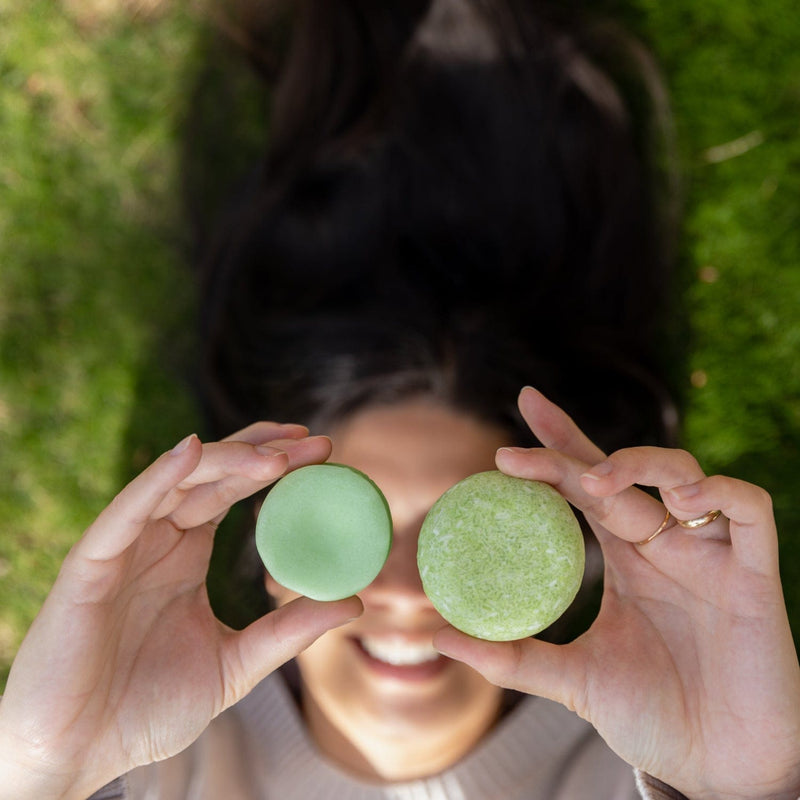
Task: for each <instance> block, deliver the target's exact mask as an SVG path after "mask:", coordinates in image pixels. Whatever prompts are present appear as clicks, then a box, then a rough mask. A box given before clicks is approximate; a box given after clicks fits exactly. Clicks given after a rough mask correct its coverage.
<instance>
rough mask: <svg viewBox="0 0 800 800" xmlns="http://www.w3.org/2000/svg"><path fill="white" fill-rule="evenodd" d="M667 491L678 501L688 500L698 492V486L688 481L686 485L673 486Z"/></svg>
mask: <svg viewBox="0 0 800 800" xmlns="http://www.w3.org/2000/svg"><path fill="white" fill-rule="evenodd" d="M667 491H668V492H669V493H670V494H671V495H672V496H673V497H674V498H675V499H676V500H677V501H678V502H680V501H681V500H689V499H690V498H692V497H696V496H697V495H698V494H700V487H699V486H698V485H697V484H696V483H690V484H687V485H686V486H673V487H672V488H671V489H667Z"/></svg>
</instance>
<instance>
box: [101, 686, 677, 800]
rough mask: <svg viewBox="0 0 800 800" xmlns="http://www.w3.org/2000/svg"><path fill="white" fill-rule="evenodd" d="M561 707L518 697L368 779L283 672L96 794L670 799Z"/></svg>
mask: <svg viewBox="0 0 800 800" xmlns="http://www.w3.org/2000/svg"><path fill="white" fill-rule="evenodd" d="M681 797H682V795H680V794H678V793H676V792H674V791H673V790H671V789H670V788H669V787H666V786H663V785H662V784H660V783H659V782H658V781H654V780H652V779H651V778H649V777H648V776H645V775H642V774H634V771H633V770H632V769H631V768H630V767H629V766H628V765H627V764H625V763H624V762H623V761H621V760H620V759H619V758H617V756H615V755H614V754H613V753H612V752H611V751H610V750H609V749H608V748H607V747H606V745H605V743H604V742H603V741H602V739H600V737H599V736H598V735H597V733H596V732H595V731H594V729H593V728H592V727H591V726H590V725H588V724H587V723H586V722H584V721H583V720H581V719H580V718H578V717H577V716H575V715H574V714H572V713H571V712H569V711H567V710H566V709H565V708H563V707H562V706H560V705H558V704H556V703H552V702H550V701H548V700H543V699H541V698H536V697H528V698H524V699H523V700H522V701H521V702H520V703H519V704H518V705H517V706H516V707H515V708H514V709H513V710H512V711H511V712H509V713H508V715H506V716H505V717H504V718H503V720H502V721H501V722H500V723H499V724H498V725H497V726H496V728H495V729H494V730H493V731H492V732H491V733H490V734H489V736H488V737H487V738H486V739H485V740H484V741H483V742H482V743H481V744H480V745H479V746H478V747H477V748H476V749H475V750H474V751H473V752H472V753H470V754H469V755H468V756H467V757H466V758H464V759H463V760H462V761H460V762H459V763H458V764H456V765H455V766H453V767H452V768H451V769H449V770H447V771H445V772H444V773H442V774H440V775H437V776H434V777H431V778H425V779H423V780H415V781H410V782H408V783H400V784H388V785H384V784H373V783H369V782H368V781H364V780H361V779H358V778H354V777H352V776H351V775H348V774H347V773H345V772H343V771H342V770H340V769H338V768H337V767H336V766H335V765H333V764H331V763H330V762H328V761H326V760H325V758H324V757H322V756H321V755H320V753H319V752H318V751H317V750H316V749H315V747H314V745H313V743H312V742H311V741H310V739H309V737H308V734H307V732H306V728H305V726H304V724H303V721H302V719H301V717H300V714H299V712H298V709H297V706H296V703H295V702H294V700H293V699H292V697H291V695H290V693H289V691H288V690H287V688H286V684H285V683H284V681H283V679H282V677H281V676H280V675H277V674H275V675H272V676H270V677H269V678H267V679H266V680H265V681H264V682H263V683H261V684H260V685H259V686H257V687H256V688H255V690H254V691H253V692H251V693H250V695H248V696H247V697H246V698H245V699H244V700H242V701H241V702H240V703H239V704H238V705H236V706H234V707H233V708H231V709H229V710H228V711H226V712H225V713H224V714H222V715H220V716H219V717H218V718H217V719H216V720H214V722H212V723H211V725H210V726H209V727H208V729H207V730H206V732H205V733H204V734H203V735H202V736H201V737H200V739H198V740H197V741H196V742H195V743H194V744H193V745H192V746H191V747H189V748H188V749H187V750H185V751H184V752H183V753H181V754H179V755H178V756H175V757H174V758H171V759H168V760H167V761H163V762H160V763H158V764H152V765H149V766H146V767H142V768H140V769H137V770H134V771H133V772H131V773H130V774H128V775H126V776H124V777H122V778H120V779H119V780H117V781H114V783H113V784H111V785H110V786H108V787H106V788H105V789H103V790H102V791H101V792H98V793H97V794H96V795H94V796H93V798H92V800H273V799H275V800H323V799H324V800H639V799H640V798H645V799H646V800H668V799H669V800H674V798H681Z"/></svg>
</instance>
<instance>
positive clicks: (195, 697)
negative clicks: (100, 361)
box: [0, 423, 362, 800]
mask: <svg viewBox="0 0 800 800" xmlns="http://www.w3.org/2000/svg"><path fill="white" fill-rule="evenodd" d="M306 434H307V431H306V430H305V429H304V428H302V427H300V426H295V425H292V426H289V425H277V424H272V423H258V424H256V425H253V426H251V427H249V428H247V429H245V430H244V431H241V432H240V433H238V434H235V435H234V436H232V437H230V438H229V439H227V440H225V441H223V442H217V443H213V444H206V445H203V444H201V442H200V441H199V440H198V439H197V438H196V437H189V438H188V439H185V440H184V441H183V442H181V443H180V444H179V445H178V446H177V447H176V448H175V449H174V450H172V451H171V452H169V453H165V454H164V455H163V456H161V457H160V458H159V459H158V460H157V461H155V462H154V463H153V464H152V465H151V466H150V467H149V468H148V469H146V470H145V471H144V472H143V473H142V474H141V475H139V476H138V477H137V478H136V479H135V480H133V481H132V482H131V483H130V484H129V485H128V486H127V487H126V488H125V489H124V490H123V491H122V492H121V493H120V494H119V495H118V496H117V497H116V498H115V500H114V501H113V502H112V503H111V505H109V506H108V508H106V509H105V510H104V511H103V512H102V513H101V514H100V516H99V517H98V518H97V520H96V521H95V522H94V523H93V524H92V525H91V527H90V528H89V529H88V530H87V531H86V533H85V535H84V536H83V537H82V538H81V539H80V540H79V541H78V542H77V544H76V545H75V546H74V547H73V548H72V550H71V551H70V553H69V554H68V556H67V558H66V559H65V561H64V564H63V566H62V568H61V571H60V573H59V575H58V578H57V579H56V581H55V584H54V585H53V588H52V591H51V592H50V594H49V596H48V598H47V600H46V601H45V603H44V605H43V607H42V610H41V612H40V613H39V615H38V617H37V618H36V620H35V621H34V623H33V625H32V626H31V629H30V631H29V632H28V634H27V636H26V638H25V640H24V642H23V643H22V646H21V648H20V650H19V653H18V655H17V658H16V660H15V662H14V664H13V666H12V670H11V674H10V676H9V680H8V684H7V688H6V693H5V696H4V697H3V699H2V701H0V798H2V800H6V798H8V799H9V800H10V799H11V798H13V800H24V799H25V798H36V799H37V800H43V799H44V798H51V797H52V798H80V799H81V800H82V799H83V798H85V797H87V796H89V795H90V794H92V792H94V791H96V790H97V789H99V788H100V787H101V786H103V785H104V784H105V783H107V782H109V781H111V780H113V779H114V778H115V777H117V776H118V775H121V774H123V773H125V772H127V771H129V770H130V769H132V768H133V767H135V766H138V765H141V764H145V763H150V762H153V761H157V760H161V759H164V758H167V757H169V756H171V755H174V754H175V753H178V752H179V751H181V750H182V749H184V748H185V747H187V746H188V745H189V744H191V743H192V742H193V741H194V740H195V739H196V738H197V737H198V736H199V735H200V734H201V733H202V732H203V730H204V729H205V728H206V727H207V725H208V724H209V722H210V721H211V720H212V719H213V718H214V717H216V716H217V715H218V714H219V713H220V712H221V711H223V710H224V709H226V708H227V707H229V706H230V705H232V704H233V703H235V702H236V701H237V700H239V699H240V698H242V697H243V696H244V695H245V694H247V693H248V692H249V691H250V689H252V688H253V686H254V685H255V684H256V683H257V682H258V681H260V680H261V679H262V678H264V677H265V676H266V675H267V674H268V673H269V672H271V671H272V670H274V669H276V668H277V667H278V666H280V665H281V664H282V663H283V662H285V661H287V660H288V659H290V658H292V657H294V656H295V655H296V654H297V653H298V652H300V651H301V650H303V649H304V648H305V647H307V646H308V645H309V644H310V643H311V642H312V641H314V639H316V638H317V637H318V636H320V635H321V634H322V633H324V632H325V631H326V630H328V629H330V628H333V627H336V626H337V625H340V624H342V623H344V622H346V621H347V620H349V619H352V618H353V617H355V616H358V615H359V614H360V613H361V610H362V608H361V605H360V601H359V600H358V599H357V598H349V599H346V600H342V601H339V602H335V603H318V602H315V601H312V600H309V599H307V598H300V599H298V600H296V601H295V602H293V603H291V604H289V605H287V606H284V607H283V608H281V609H279V610H277V611H274V612H272V613H271V614H268V615H266V616H265V617H263V618H262V619H260V620H258V621H256V622H254V623H253V624H252V625H250V626H249V627H247V628H246V629H245V630H243V631H233V630H231V629H230V628H228V627H226V626H225V625H223V624H222V623H220V622H219V621H218V620H217V619H216V618H215V616H214V614H213V612H212V610H211V607H210V605H209V601H208V596H207V593H206V574H207V571H208V564H209V560H210V557H211V550H212V546H213V539H214V532H215V529H216V526H217V524H218V523H219V522H220V520H221V519H222V517H223V516H224V515H225V513H226V512H227V510H228V509H229V507H230V506H231V505H232V504H233V503H235V502H236V501H237V500H240V499H242V498H244V497H247V496H248V495H250V494H252V493H254V492H256V491H258V490H259V489H261V488H263V487H264V486H266V485H268V484H269V483H271V482H273V481H275V480H276V479H277V478H279V477H280V476H281V475H283V474H284V473H285V472H286V471H287V470H289V469H294V468H296V467H299V466H302V465H304V464H308V463H314V462H320V461H324V460H325V459H326V458H327V457H328V455H329V454H330V441H329V440H328V439H326V438H324V437H308V436H307V435H306Z"/></svg>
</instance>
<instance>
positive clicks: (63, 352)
mask: <svg viewBox="0 0 800 800" xmlns="http://www.w3.org/2000/svg"><path fill="white" fill-rule="evenodd" d="M604 5H605V6H606V7H608V8H609V9H610V11H611V12H612V13H615V14H616V13H618V14H619V15H620V16H622V17H623V18H624V19H626V20H627V22H628V23H629V24H630V25H631V26H632V27H633V28H634V30H635V31H636V32H637V33H638V34H639V35H640V36H641V37H642V38H643V39H644V41H645V42H646V43H648V44H649V45H650V46H651V47H652V49H653V50H654V52H655V53H656V55H657V58H658V60H659V62H660V63H661V65H662V67H663V70H664V73H665V77H666V81H667V84H668V87H669V89H670V91H671V95H672V103H673V109H674V114H675V124H676V129H677V141H678V151H679V159H680V168H681V174H682V179H683V184H684V195H685V225H684V231H685V233H684V238H683V240H682V242H681V264H682V269H683V278H684V281H685V297H684V301H683V307H684V309H685V312H686V314H687V316H688V319H689V321H690V323H691V329H692V335H691V340H690V342H689V356H688V363H687V364H685V365H683V364H682V365H681V367H680V368H681V374H680V375H678V376H677V379H678V383H679V386H680V387H681V389H682V391H683V392H684V397H683V403H684V408H685V418H684V429H685V444H686V446H687V447H689V448H690V449H691V450H692V451H693V452H694V453H695V454H696V455H697V456H698V458H699V459H700V461H701V463H702V464H703V465H704V466H705V467H706V468H707V469H708V470H709V471H722V472H726V473H729V474H734V475H737V476H738V477H742V478H744V479H747V480H751V481H755V482H757V483H759V484H761V485H763V486H765V487H766V488H767V489H769V490H770V491H771V493H772V494H773V497H774V501H775V508H776V514H777V517H778V522H779V528H780V531H781V557H782V569H783V575H784V583H785V587H786V594H787V600H788V603H789V608H790V614H791V618H792V622H793V626H794V630H795V636H796V639H797V636H798V633H799V632H800V588H799V587H800V536H799V535H798V531H799V530H800V506H798V503H797V501H796V500H795V494H796V489H797V487H798V484H800V359H799V356H800V267H799V266H798V257H800V47H798V44H800V17H798V15H797V14H796V9H795V8H794V4H793V2H791V0H761V1H760V2H757V1H756V0H725V2H722V0H704V2H703V3H696V2H695V0H673V2H671V3H659V2H656V0H607V1H606V2H605V4H604ZM208 33H209V23H208V21H207V19H206V18H205V16H204V15H203V13H202V12H201V11H200V10H199V8H198V7H197V6H195V5H193V4H191V3H186V2H178V0H172V1H171V2H170V0H149V2H145V0H139V2H136V0H128V2H127V3H125V2H123V0H61V2H56V1H55V0H0V476H2V481H1V482H0V519H2V526H1V527H0V691H2V686H3V685H4V682H5V676H6V674H7V669H8V666H9V664H10V662H11V659H12V657H13V654H14V652H15V651H16V648H17V647H18V645H19V642H20V640H21V637H22V635H23V634H24V631H25V630H26V628H27V627H28V625H29V624H30V622H31V620H32V618H33V616H34V615H35V613H36V611H37V609H38V607H39V606H40V605H41V603H42V601H43V599H44V597H45V595H46V593H47V590H48V588H49V586H50V585H51V583H52V581H53V579H54V578H55V575H56V572H57V569H58V565H59V563H60V561H61V559H62V558H63V556H64V554H65V552H66V551H67V549H68V548H69V546H70V544H71V543H72V542H73V541H74V540H75V538H76V537H77V536H78V535H79V534H80V532H81V531H82V530H83V528H84V527H85V526H86V525H87V524H88V523H89V522H90V521H91V520H92V519H93V517H94V516H95V515H96V513H97V512H98V511H99V510H100V509H101V508H102V507H103V506H104V505H105V504H106V503H107V502H108V500H109V499H110V498H111V497H112V496H113V495H114V493H115V492H116V491H117V490H118V489H119V488H120V486H121V485H122V484H123V483H124V482H125V481H126V480H127V479H128V478H129V477H130V476H131V475H132V474H133V473H134V472H136V471H137V470H138V469H140V468H141V467H142V466H144V465H145V464H146V463H148V462H149V460H150V459H151V458H153V457H154V456H155V455H157V454H158V453H159V452H160V451H162V450H164V449H166V448H167V447H169V446H170V445H171V444H173V443H174V442H176V441H178V440H179V439H180V438H182V437H183V436H184V435H185V434H186V433H188V432H190V431H191V430H195V429H198V428H200V427H201V422H200V415H199V412H198V410H197V409H196V407H195V405H194V402H193V399H192V396H191V386H190V380H191V377H190V373H189V369H188V366H187V365H188V364H189V363H190V362H191V352H192V345H193V333H192V330H193V329H192V323H191V313H192V304H193V286H192V276H191V274H190V273H189V272H188V270H187V268H186V266H185V264H186V252H187V249H188V246H189V241H188V238H189V237H188V232H187V220H186V219H185V218H184V216H183V213H182V202H181V201H182V197H181V195H182V193H184V192H186V191H187V190H188V191H189V192H190V193H192V194H193V195H194V197H195V200H196V201H197V204H199V205H200V206H202V205H203V204H204V203H205V202H206V201H205V196H206V193H208V196H209V197H210V196H213V194H214V191H212V190H213V189H215V188H218V187H210V186H208V185H206V184H203V182H202V181H200V182H199V183H198V184H196V185H192V186H188V187H187V186H186V185H184V184H183V183H182V182H181V179H180V166H181V160H182V159H183V158H184V157H185V156H186V149H185V145H186V143H187V139H186V130H187V125H188V126H190V125H191V124H192V120H191V119H190V118H188V119H187V112H188V109H189V105H190V100H191V99H192V95H191V90H192V87H193V86H196V85H197V84H198V80H200V82H201V83H202V81H206V80H207V81H213V80H215V79H219V77H218V73H217V71H216V68H217V67H218V66H219V62H222V61H224V60H225V58H226V57H227V54H226V51H225V48H224V47H222V48H220V47H219V46H217V45H214V46H213V47H211V50H209V47H210V46H209V36H208ZM210 52H211V54H212V57H209V53H210ZM241 80H242V81H243V82H241V83H234V84H230V85H226V86H225V87H224V91H222V92H217V93H216V95H215V96H216V97H217V102H218V101H219V98H225V99H226V102H227V104H228V105H227V107H225V106H223V107H219V108H206V109H205V110H204V112H203V113H205V114H206V116H209V115H211V116H213V115H215V114H216V117H217V118H218V119H219V121H220V140H219V143H218V148H219V153H220V157H221V156H222V154H223V153H224V154H225V157H226V158H227V159H229V160H230V158H231V154H233V162H232V163H234V164H236V163H241V164H242V165H244V164H245V163H247V156H248V155H249V153H250V152H251V151H252V145H253V142H254V141H255V134H254V130H256V129H258V126H259V125H260V124H263V122H264V120H265V119H266V118H267V112H268V110H267V109H265V108H260V107H258V105H257V103H256V106H255V110H254V111H253V119H252V127H250V128H247V127H246V128H245V129H244V131H243V132H237V131H234V130H233V128H232V127H231V126H230V125H229V124H228V123H229V121H230V120H231V119H232V116H231V115H232V114H233V112H234V111H235V110H236V109H237V108H238V106H239V105H240V104H241V105H242V106H247V107H248V108H251V107H252V102H253V87H251V86H249V85H247V82H246V80H245V79H241ZM248 104H250V105H248ZM236 136H239V137H240V139H238V140H237V139H236V138H235V137H236ZM211 144H212V146H213V142H212V143H211ZM188 145H189V150H191V147H192V146H193V145H192V139H191V137H189V139H188ZM231 145H233V148H234V149H233V150H231V149H229V148H230V146H231ZM198 146H201V145H199V144H198ZM202 146H204V147H208V143H207V142H206V143H205V144H203V145H202ZM237 159H239V160H238V161H237ZM234 171H235V170H234Z"/></svg>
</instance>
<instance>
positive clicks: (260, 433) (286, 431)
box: [222, 422, 308, 444]
mask: <svg viewBox="0 0 800 800" xmlns="http://www.w3.org/2000/svg"><path fill="white" fill-rule="evenodd" d="M304 436H308V428H306V426H305V425H296V424H295V423H291V422H290V423H279V422H254V423H253V424H252V425H248V426H247V427H246V428H243V429H242V430H240V431H236V433H232V434H231V435H230V436H226V437H225V438H224V439H223V440H222V441H223V442H249V443H250V444H264V443H265V442H269V441H270V440H272V439H301V438H303V437H304Z"/></svg>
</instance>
